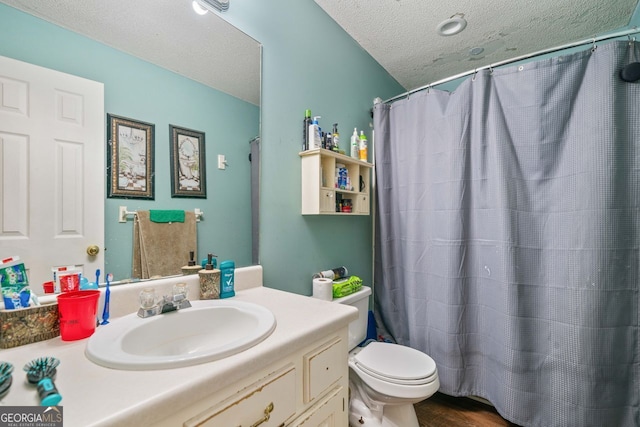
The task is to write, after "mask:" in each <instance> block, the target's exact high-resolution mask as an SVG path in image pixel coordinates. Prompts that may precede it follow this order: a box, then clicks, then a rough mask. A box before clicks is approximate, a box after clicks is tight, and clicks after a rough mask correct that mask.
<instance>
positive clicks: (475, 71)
mask: <svg viewBox="0 0 640 427" xmlns="http://www.w3.org/2000/svg"><path fill="white" fill-rule="evenodd" d="M477 75H478V69H477V68H476V69H475V70H473V77H471V81H472V82H475V81H476V76H477Z"/></svg>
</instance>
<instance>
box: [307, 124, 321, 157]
mask: <svg viewBox="0 0 640 427" xmlns="http://www.w3.org/2000/svg"><path fill="white" fill-rule="evenodd" d="M319 118H320V116H314V117H313V120H312V121H311V124H310V125H309V150H313V149H314V148H322V137H321V136H320V126H318V119H319Z"/></svg>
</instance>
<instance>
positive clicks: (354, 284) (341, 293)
mask: <svg viewBox="0 0 640 427" xmlns="http://www.w3.org/2000/svg"><path fill="white" fill-rule="evenodd" d="M360 288H362V279H361V278H359V277H358V276H349V277H345V278H344V279H340V280H334V281H333V297H334V298H342V297H346V296H347V295H351V294H353V293H355V292H358V291H359V290H360Z"/></svg>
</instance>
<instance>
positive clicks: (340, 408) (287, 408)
mask: <svg viewBox="0 0 640 427" xmlns="http://www.w3.org/2000/svg"><path fill="white" fill-rule="evenodd" d="M347 334H348V332H347V328H346V327H345V328H342V329H340V330H339V331H337V332H336V333H333V334H330V335H328V336H325V337H322V338H321V339H319V340H317V342H319V343H320V345H318V344H313V345H308V346H306V347H303V348H300V349H298V350H297V351H296V350H294V351H292V352H291V353H290V354H284V355H283V356H282V357H281V358H279V361H278V362H276V363H274V364H271V365H270V366H268V367H267V368H265V369H262V370H260V371H259V372H258V373H256V374H253V375H250V376H249V377H247V378H245V379H243V380H242V381H240V382H238V383H236V384H234V385H232V386H228V387H226V388H224V389H222V390H221V391H219V392H217V393H215V394H213V395H211V396H210V397H208V398H205V399H202V400H201V401H199V402H197V403H194V404H192V405H190V406H189V407H187V408H186V409H184V410H182V411H179V412H178V413H176V414H174V415H173V416H172V417H170V418H169V419H165V420H163V422H162V423H161V425H163V426H170V425H171V426H174V427H175V426H176V425H182V426H184V427H212V426H225V427H226V426H230V427H236V426H239V427H254V426H256V427H257V426H261V427H280V426H287V427H342V426H346V425H348V388H349V382H348V375H349V370H348V365H347V353H348V352H347ZM212 363H215V362H212Z"/></svg>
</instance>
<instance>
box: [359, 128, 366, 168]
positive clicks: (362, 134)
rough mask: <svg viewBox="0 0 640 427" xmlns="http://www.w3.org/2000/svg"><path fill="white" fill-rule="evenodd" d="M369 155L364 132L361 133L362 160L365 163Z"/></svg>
mask: <svg viewBox="0 0 640 427" xmlns="http://www.w3.org/2000/svg"><path fill="white" fill-rule="evenodd" d="M367 157H368V153H367V137H366V136H365V134H364V131H363V130H361V131H360V160H362V161H363V162H366V161H367Z"/></svg>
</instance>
